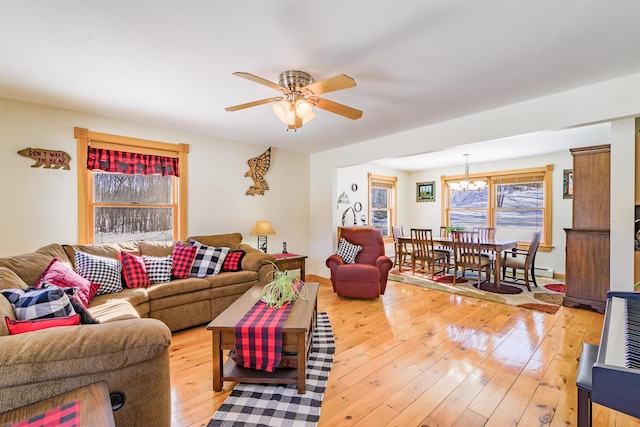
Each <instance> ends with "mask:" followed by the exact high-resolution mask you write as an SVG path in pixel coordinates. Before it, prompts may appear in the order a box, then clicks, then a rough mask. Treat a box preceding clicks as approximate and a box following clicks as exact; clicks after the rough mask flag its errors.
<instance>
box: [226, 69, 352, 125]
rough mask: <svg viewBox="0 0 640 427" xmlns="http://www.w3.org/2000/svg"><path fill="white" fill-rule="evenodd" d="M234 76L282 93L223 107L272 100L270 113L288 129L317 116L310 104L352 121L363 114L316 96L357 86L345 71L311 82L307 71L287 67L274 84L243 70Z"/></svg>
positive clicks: (237, 108) (255, 103)
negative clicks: (277, 82)
mask: <svg viewBox="0 0 640 427" xmlns="http://www.w3.org/2000/svg"><path fill="white" fill-rule="evenodd" d="M233 75H234V76H238V77H242V78H244V79H247V80H251V81H253V82H256V83H260V84H262V85H265V86H268V87H270V88H272V89H276V90H277V91H279V92H282V94H284V96H279V97H274V98H266V99H261V100H259V101H253V102H248V103H246V104H240V105H235V106H233V107H227V108H225V110H226V111H238V110H243V109H245V108H250V107H256V106H258V105H262V104H268V103H269V102H273V112H274V113H275V114H276V116H277V117H278V118H279V119H280V120H281V121H282V122H283V123H285V124H286V125H287V130H289V129H293V130H294V131H295V130H296V129H298V128H300V127H302V125H303V124H305V123H307V122H308V121H309V120H311V119H313V118H314V117H315V116H316V115H315V113H314V112H313V107H318V108H320V109H323V110H326V111H329V112H332V113H335V114H339V115H341V116H343V117H347V118H349V119H352V120H357V119H359V118H360V117H362V111H360V110H356V109H355V108H351V107H348V106H346V105H342V104H338V103H337V102H333V101H329V100H326V99H323V98H318V97H317V96H315V95H320V94H323V93H327V92H333V91H336V90H341V89H348V88H350V87H354V86H355V85H356V82H355V80H353V79H352V78H351V77H349V76H347V75H344V74H339V75H337V76H333V77H329V78H328V79H324V80H320V81H317V82H314V81H313V79H312V77H311V76H310V75H309V73H305V72H304V71H297V70H289V71H284V72H283V73H281V74H280V84H275V83H273V82H270V81H269V80H265V79H263V78H262V77H258V76H254V75H253V74H249V73H245V72H235V73H233Z"/></svg>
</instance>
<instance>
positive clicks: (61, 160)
mask: <svg viewBox="0 0 640 427" xmlns="http://www.w3.org/2000/svg"><path fill="white" fill-rule="evenodd" d="M18 154H20V155H21V156H24V157H29V158H30V159H33V160H35V161H36V162H35V163H34V164H32V165H31V167H32V168H39V167H40V166H43V165H44V168H45V169H60V168H62V169H66V170H69V169H71V166H69V162H71V156H70V155H68V154H67V153H65V152H64V151H60V150H48V149H46V148H31V147H29V148H23V149H22V150H20V151H18Z"/></svg>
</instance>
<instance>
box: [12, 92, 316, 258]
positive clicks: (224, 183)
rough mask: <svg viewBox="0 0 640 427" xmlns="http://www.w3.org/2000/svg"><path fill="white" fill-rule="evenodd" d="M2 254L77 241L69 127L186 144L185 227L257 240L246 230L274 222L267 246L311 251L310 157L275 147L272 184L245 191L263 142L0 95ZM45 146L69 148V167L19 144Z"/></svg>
mask: <svg viewBox="0 0 640 427" xmlns="http://www.w3.org/2000/svg"><path fill="white" fill-rule="evenodd" d="M0 102H1V104H0V123H2V127H1V129H0V179H1V182H2V185H0V200H2V208H1V209H0V212H1V214H0V215H1V216H0V235H1V236H2V239H1V240H0V256H7V255H14V254H17V253H24V252H30V251H33V250H35V249H37V248H38V247H40V246H43V245H46V244H49V243H52V242H58V243H75V242H77V236H78V230H77V168H78V167H80V166H81V165H78V164H77V163H76V161H75V158H76V140H75V138H74V136H73V128H74V127H84V128H88V129H89V130H91V131H95V132H101V133H109V134H115V135H122V136H131V137H136V138H142V139H150V140H155V141H163V142H171V143H185V144H189V146H190V153H189V157H188V163H189V177H188V180H189V195H188V198H189V200H188V203H189V206H188V212H189V217H188V234H189V235H199V234H215V233H228V232H240V233H242V234H243V236H244V241H245V243H248V244H251V245H253V246H256V238H255V237H252V236H249V230H250V229H251V226H252V225H253V223H254V222H255V221H256V220H262V219H266V220H269V221H271V223H272V224H273V227H274V229H275V230H276V233H277V234H276V235H274V236H269V240H268V242H269V252H279V251H281V250H282V242H283V241H286V242H287V245H288V249H289V252H295V253H308V251H309V249H308V243H309V237H308V233H309V231H308V230H309V221H308V218H309V203H308V200H309V194H308V191H309V156H308V155H307V154H301V153H295V152H290V151H285V150H280V149H277V148H273V150H272V155H271V167H270V169H269V171H268V172H267V174H266V181H267V183H268V184H269V187H270V190H268V191H266V193H265V195H264V196H246V195H245V191H246V190H247V188H248V187H249V186H250V185H251V184H252V181H251V179H250V178H245V177H244V173H245V172H246V171H247V170H248V166H247V160H248V159H250V158H252V157H255V156H257V155H259V154H261V153H263V152H264V151H265V150H266V149H267V148H268V147H266V146H261V145H252V144H245V143H239V142H234V141H228V140H222V139H217V138H212V137H208V136H203V135H198V134H193V133H188V132H179V131H170V130H166V129H161V128H157V127H151V126H146V125H142V124H136V123H130V122H124V121H121V120H113V119H109V118H105V117H99V116H94V115H90V114H84V113H78V112H75V111H69V110H61V109H57V108H50V107H45V106H41V105H35V104H29V103H24V102H18V101H13V100H8V99H1V100H0ZM25 147H33V148H48V149H56V150H63V151H66V152H67V153H68V154H70V155H71V157H72V161H71V170H51V169H43V168H31V167H30V166H31V164H32V163H33V162H32V161H31V160H30V159H27V158H24V157H21V156H20V155H18V154H17V151H18V150H20V149H22V148H25Z"/></svg>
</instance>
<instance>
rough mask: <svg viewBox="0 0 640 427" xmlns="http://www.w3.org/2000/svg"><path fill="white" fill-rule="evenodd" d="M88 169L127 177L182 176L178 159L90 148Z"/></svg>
mask: <svg viewBox="0 0 640 427" xmlns="http://www.w3.org/2000/svg"><path fill="white" fill-rule="evenodd" d="M87 169H89V170H101V171H104V172H116V173H122V174H127V175H162V176H180V175H179V169H178V159H177V158H175V157H164V156H157V155H153V154H142V153H128V152H125V151H116V150H107V149H104V148H95V147H88V152H87Z"/></svg>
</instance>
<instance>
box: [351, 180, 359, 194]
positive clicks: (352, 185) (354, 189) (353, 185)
mask: <svg viewBox="0 0 640 427" xmlns="http://www.w3.org/2000/svg"><path fill="white" fill-rule="evenodd" d="M351 191H353V192H354V193H355V192H356V191H358V184H356V183H355V182H354V183H353V184H351Z"/></svg>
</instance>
